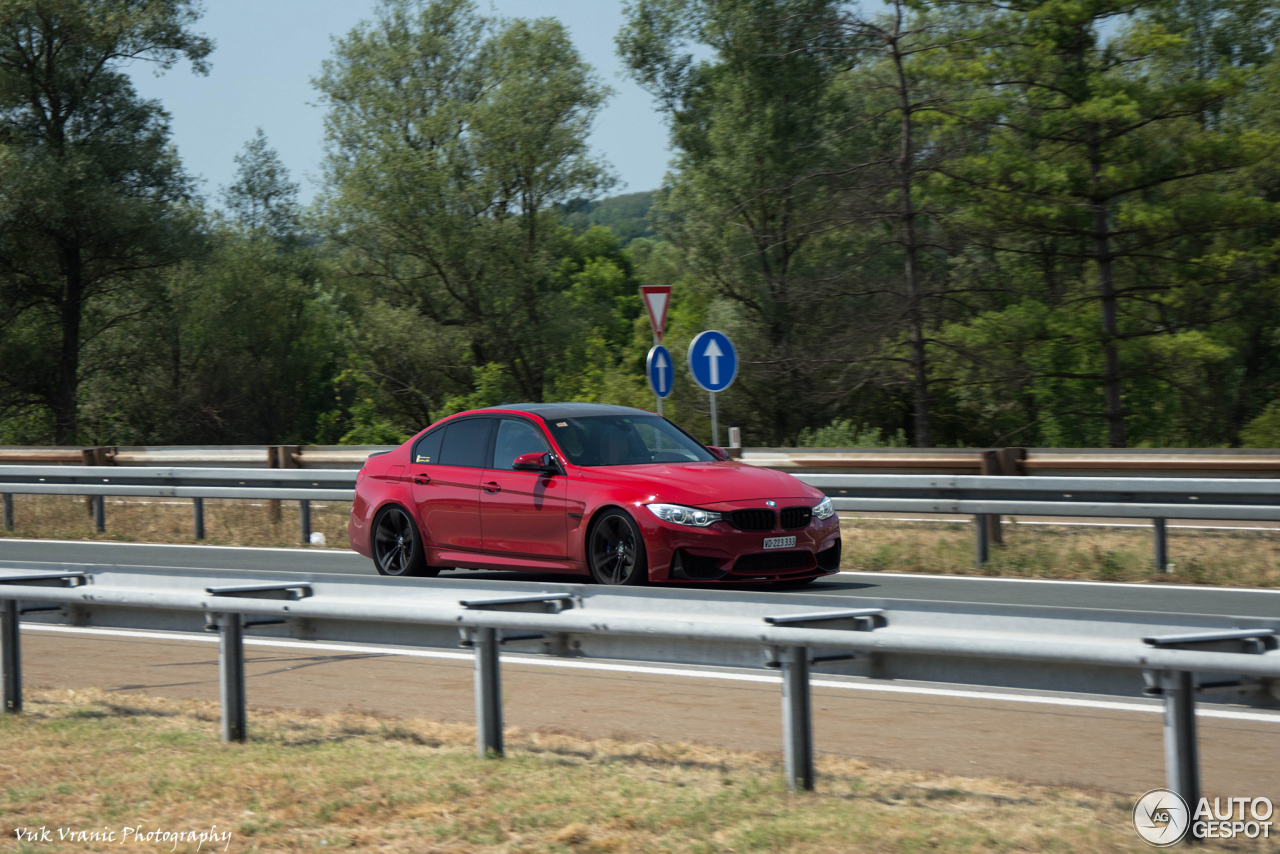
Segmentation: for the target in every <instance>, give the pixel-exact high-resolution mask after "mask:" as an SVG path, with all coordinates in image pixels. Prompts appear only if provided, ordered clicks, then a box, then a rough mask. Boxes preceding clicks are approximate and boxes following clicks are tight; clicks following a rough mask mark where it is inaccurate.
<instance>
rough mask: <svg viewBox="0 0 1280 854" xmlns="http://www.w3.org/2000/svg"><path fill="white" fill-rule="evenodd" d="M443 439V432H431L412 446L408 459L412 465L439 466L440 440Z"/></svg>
mask: <svg viewBox="0 0 1280 854" xmlns="http://www.w3.org/2000/svg"><path fill="white" fill-rule="evenodd" d="M443 438H444V430H432V431H431V432H430V433H428V434H427V435H425V436H423V437H422V438H421V439H419V440H418V441H417V442H414V444H413V453H412V454H411V455H410V456H409V459H410V460H411V461H412V462H413V464H414V465H421V466H438V465H440V440H441V439H443Z"/></svg>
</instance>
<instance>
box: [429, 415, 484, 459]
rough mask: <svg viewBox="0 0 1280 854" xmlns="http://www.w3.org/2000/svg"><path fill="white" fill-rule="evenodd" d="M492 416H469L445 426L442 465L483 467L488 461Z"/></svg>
mask: <svg viewBox="0 0 1280 854" xmlns="http://www.w3.org/2000/svg"><path fill="white" fill-rule="evenodd" d="M492 429H493V419H492V418H468V419H466V420H465V421H454V422H453V423H452V424H449V425H447V426H446V427H445V428H444V442H443V443H442V444H441V446H440V465H442V466H462V467H464V468H473V469H482V468H484V467H485V465H486V464H487V463H488V461H489V460H488V457H489V434H490V432H491V431H492Z"/></svg>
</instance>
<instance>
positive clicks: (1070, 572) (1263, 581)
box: [842, 519, 1280, 587]
mask: <svg viewBox="0 0 1280 854" xmlns="http://www.w3.org/2000/svg"><path fill="white" fill-rule="evenodd" d="M1168 531H1169V538H1168V542H1169V560H1170V561H1171V562H1173V563H1174V571H1173V573H1171V574H1167V575H1156V574H1155V572H1154V571H1153V567H1152V562H1151V556H1152V534H1151V531H1150V529H1144V528H1136V529H1135V528H1102V527H1069V526H1054V525H1005V526H1004V541H1005V544H1004V546H994V545H993V546H992V547H991V560H990V562H989V563H988V564H986V565H985V566H984V567H983V569H982V570H981V571H979V570H978V569H977V568H976V567H975V566H974V560H973V525H972V524H964V523H959V522H957V523H955V524H942V523H937V522H893V521H882V520H874V519H859V520H845V522H844V526H843V534H844V537H843V542H844V549H843V556H844V559H843V562H842V568H844V569H849V570H861V571H870V572H926V573H940V574H946V575H992V576H1002V577H1016V578H1069V579H1081V580H1088V581H1131V582H1142V581H1148V582H1159V583H1172V584H1212V585H1226V586H1232V587H1277V586H1280V529H1277V530H1275V531H1208V530H1196V531H1187V532H1181V531H1179V530H1178V529H1177V528H1169V529H1168Z"/></svg>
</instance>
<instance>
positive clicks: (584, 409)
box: [489, 403, 653, 418]
mask: <svg viewBox="0 0 1280 854" xmlns="http://www.w3.org/2000/svg"><path fill="white" fill-rule="evenodd" d="M489 408H490V409H514V410H516V411H518V412H532V413H533V414H534V415H539V416H541V417H543V418H582V417H585V416H588V415H652V414H653V413H652V412H646V411H645V410H643V409H633V408H632V407H630V406H613V405H612V404H608V403H504V404H502V405H500V406H493V407H489Z"/></svg>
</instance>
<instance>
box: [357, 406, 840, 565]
mask: <svg viewBox="0 0 1280 854" xmlns="http://www.w3.org/2000/svg"><path fill="white" fill-rule="evenodd" d="M726 456H727V454H725V453H724V451H722V450H720V449H719V448H708V447H707V446H705V445H703V444H702V443H700V442H699V441H698V440H697V439H694V438H693V437H692V436H690V435H689V434H688V433H686V432H685V431H683V430H681V429H680V428H679V427H677V426H676V425H674V424H672V423H671V422H670V421H667V420H666V419H665V418H662V417H660V416H657V415H653V414H652V413H649V412H645V411H644V410H641V409H631V408H628V407H623V406H605V405H601V404H593V403H536V404H515V405H504V406H500V407H495V408H492V409H477V410H473V411H470V412H462V413H459V414H457V415H454V416H451V417H449V418H447V419H444V420H442V421H439V422H437V423H436V424H433V425H432V426H431V427H429V428H427V429H426V430H424V431H422V432H421V433H419V434H418V435H417V436H414V437H413V438H412V439H410V440H409V441H408V442H405V443H404V444H403V445H401V446H400V447H399V448H396V449H395V450H393V451H390V452H387V453H384V454H379V455H377V456H373V457H370V458H369V460H368V462H366V463H365V465H364V468H363V469H362V470H361V472H360V475H359V477H358V479H357V483H356V495H355V502H354V503H353V505H352V508H351V521H350V524H349V525H348V532H349V534H350V538H351V547H352V548H353V549H355V550H356V551H357V552H359V553H360V554H362V555H364V556H366V557H370V558H372V559H373V562H374V565H375V566H376V567H377V569H378V572H379V573H381V574H383V575H410V576H423V575H435V574H437V573H438V572H440V570H442V569H447V568H454V567H466V568H471V569H504V570H526V571H534V572H552V573H566V574H577V575H589V576H591V577H592V578H593V579H595V580H596V581H597V582H600V583H603V584H629V585H636V584H646V583H648V582H662V583H668V582H670V583H682V582H683V583H690V582H709V581H725V582H730V581H732V582H744V581H752V582H764V581H768V582H796V583H803V582H805V581H809V580H812V579H814V578H819V577H821V576H823V575H828V574H830V573H833V572H836V571H837V570H838V568H839V565H840V520H839V519H838V517H837V516H836V514H835V512H834V510H832V507H831V501H830V500H829V499H827V498H825V497H824V496H823V494H822V492H820V491H819V490H817V489H815V488H813V487H811V486H807V485H805V484H803V483H801V482H800V481H798V480H796V479H795V478H794V477H791V476H790V475H788V474H784V473H782V472H778V471H772V470H770V469H762V468H756V467H754V466H749V465H745V464H743V463H739V462H736V461H733V460H728V459H726V458H725V457H726Z"/></svg>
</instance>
